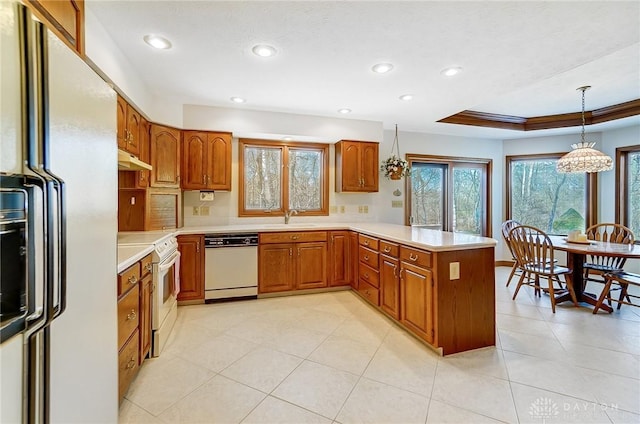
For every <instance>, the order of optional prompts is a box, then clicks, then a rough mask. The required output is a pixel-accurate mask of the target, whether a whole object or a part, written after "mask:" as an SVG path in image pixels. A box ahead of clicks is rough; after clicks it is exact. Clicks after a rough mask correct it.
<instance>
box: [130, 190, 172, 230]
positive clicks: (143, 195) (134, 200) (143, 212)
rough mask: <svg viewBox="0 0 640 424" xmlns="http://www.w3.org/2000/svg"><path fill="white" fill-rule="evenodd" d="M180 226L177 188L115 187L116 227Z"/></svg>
mask: <svg viewBox="0 0 640 424" xmlns="http://www.w3.org/2000/svg"><path fill="white" fill-rule="evenodd" d="M180 226H182V193H181V191H180V190H179V189H161V188H148V189H146V190H145V189H127V188H121V189H119V190H118V231H153V230H166V229H171V228H178V227H180Z"/></svg>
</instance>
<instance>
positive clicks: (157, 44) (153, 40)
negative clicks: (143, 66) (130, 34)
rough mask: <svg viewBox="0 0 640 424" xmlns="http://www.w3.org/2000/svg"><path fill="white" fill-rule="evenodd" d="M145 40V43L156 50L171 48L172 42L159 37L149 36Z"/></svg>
mask: <svg viewBox="0 0 640 424" xmlns="http://www.w3.org/2000/svg"><path fill="white" fill-rule="evenodd" d="M143 39H144V42H145V43H147V44H148V45H150V46H151V47H154V48H156V49H160V50H166V49H170V48H171V41H169V40H167V39H166V38H164V37H161V36H159V35H154V34H147V35H145V36H144V37H143Z"/></svg>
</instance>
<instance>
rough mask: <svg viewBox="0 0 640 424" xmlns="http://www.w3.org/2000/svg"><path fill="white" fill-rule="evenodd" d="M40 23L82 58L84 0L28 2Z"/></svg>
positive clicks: (40, 0)
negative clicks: (46, 25)
mask: <svg viewBox="0 0 640 424" xmlns="http://www.w3.org/2000/svg"><path fill="white" fill-rule="evenodd" d="M25 3H26V4H27V5H30V6H32V10H33V11H34V12H35V14H36V15H37V16H38V18H40V20H41V21H43V22H45V23H46V24H48V26H49V28H51V30H52V31H53V32H54V33H55V34H56V35H57V36H58V37H60V39H61V40H62V41H64V42H65V43H66V44H67V45H68V46H69V47H71V48H72V49H73V50H75V51H76V52H78V54H79V55H80V56H84V0H29V1H28V2H25Z"/></svg>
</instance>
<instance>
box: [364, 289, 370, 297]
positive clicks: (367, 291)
mask: <svg viewBox="0 0 640 424" xmlns="http://www.w3.org/2000/svg"><path fill="white" fill-rule="evenodd" d="M364 294H366V295H367V297H369V296H371V293H369V289H367V290H365V291H364Z"/></svg>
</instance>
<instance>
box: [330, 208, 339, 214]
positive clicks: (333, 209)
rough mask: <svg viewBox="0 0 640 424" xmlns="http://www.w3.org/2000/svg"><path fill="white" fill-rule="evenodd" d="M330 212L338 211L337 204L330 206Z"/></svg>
mask: <svg viewBox="0 0 640 424" xmlns="http://www.w3.org/2000/svg"><path fill="white" fill-rule="evenodd" d="M329 213H338V207H337V206H329Z"/></svg>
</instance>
